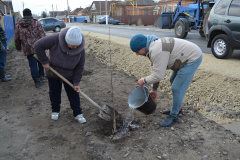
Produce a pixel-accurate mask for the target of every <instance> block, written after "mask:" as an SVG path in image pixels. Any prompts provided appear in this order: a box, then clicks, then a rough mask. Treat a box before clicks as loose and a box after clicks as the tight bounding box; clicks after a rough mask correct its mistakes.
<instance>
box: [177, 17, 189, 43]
mask: <svg viewBox="0 0 240 160" xmlns="http://www.w3.org/2000/svg"><path fill="white" fill-rule="evenodd" d="M174 30H175V36H176V37H177V38H182V39H184V38H186V36H187V34H188V32H185V25H184V23H183V21H181V20H180V21H177V23H176V24H175V26H174Z"/></svg>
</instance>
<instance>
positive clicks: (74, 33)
mask: <svg viewBox="0 0 240 160" xmlns="http://www.w3.org/2000/svg"><path fill="white" fill-rule="evenodd" d="M65 40H66V42H67V43H68V44H70V45H72V46H78V45H80V44H81V43H82V32H81V29H80V28H79V27H75V26H74V27H71V28H70V29H69V30H68V31H67V33H66V36H65Z"/></svg>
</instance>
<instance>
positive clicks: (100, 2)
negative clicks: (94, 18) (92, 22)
mask: <svg viewBox="0 0 240 160" xmlns="http://www.w3.org/2000/svg"><path fill="white" fill-rule="evenodd" d="M99 4H100V16H101V13H102V11H101V4H102V0H100V1H99Z"/></svg>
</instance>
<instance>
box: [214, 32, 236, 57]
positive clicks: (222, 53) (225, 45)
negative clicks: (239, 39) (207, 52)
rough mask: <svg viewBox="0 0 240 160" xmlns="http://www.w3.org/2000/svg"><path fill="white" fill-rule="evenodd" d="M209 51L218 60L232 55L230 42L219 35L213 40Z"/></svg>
mask: <svg viewBox="0 0 240 160" xmlns="http://www.w3.org/2000/svg"><path fill="white" fill-rule="evenodd" d="M211 50H212V53H213V55H214V56H215V57H216V58H220V59H224V58H229V57H231V55H232V53H233V49H232V46H231V45H230V40H229V38H228V37H227V35H225V34H220V35H217V36H216V37H214V38H213V40H212V43H211Z"/></svg>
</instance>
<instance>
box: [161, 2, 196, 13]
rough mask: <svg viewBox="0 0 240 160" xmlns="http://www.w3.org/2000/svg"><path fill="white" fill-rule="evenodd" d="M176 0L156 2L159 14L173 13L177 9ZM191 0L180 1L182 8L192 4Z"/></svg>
mask: <svg viewBox="0 0 240 160" xmlns="http://www.w3.org/2000/svg"><path fill="white" fill-rule="evenodd" d="M177 3H178V0H160V1H159V2H158V11H159V12H160V13H162V12H163V11H164V12H174V10H175V9H176V7H177ZM193 3H194V1H193V0H182V2H181V5H182V6H188V5H189V4H193Z"/></svg>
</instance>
